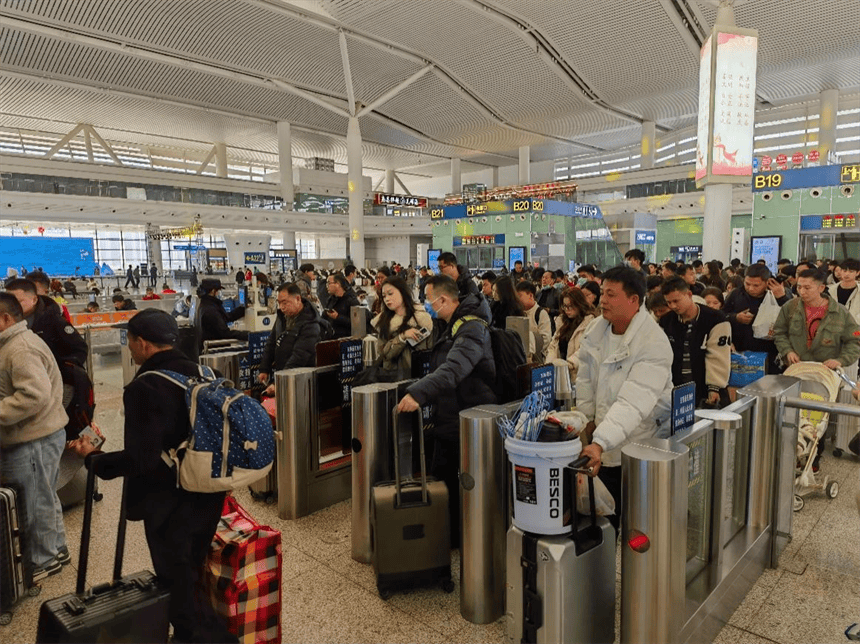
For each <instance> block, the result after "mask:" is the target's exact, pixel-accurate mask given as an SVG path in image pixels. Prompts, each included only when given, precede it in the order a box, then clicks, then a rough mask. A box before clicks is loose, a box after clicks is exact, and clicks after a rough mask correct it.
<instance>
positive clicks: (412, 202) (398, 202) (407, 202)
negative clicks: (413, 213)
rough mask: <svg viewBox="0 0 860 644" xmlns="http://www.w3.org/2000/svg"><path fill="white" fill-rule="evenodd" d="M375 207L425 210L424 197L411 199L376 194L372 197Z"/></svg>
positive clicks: (410, 196)
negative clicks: (402, 207) (406, 207)
mask: <svg viewBox="0 0 860 644" xmlns="http://www.w3.org/2000/svg"><path fill="white" fill-rule="evenodd" d="M373 205H375V206H411V207H412V208H426V207H427V199H426V197H413V196H412V195H389V194H383V193H381V192H377V193H376V194H374V195H373Z"/></svg>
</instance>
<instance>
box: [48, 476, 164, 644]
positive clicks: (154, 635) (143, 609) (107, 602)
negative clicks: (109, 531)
mask: <svg viewBox="0 0 860 644" xmlns="http://www.w3.org/2000/svg"><path fill="white" fill-rule="evenodd" d="M94 484H95V475H94V474H93V471H92V469H91V470H90V471H89V473H88V475H87V491H86V495H85V499H86V505H85V506H84V526H83V531H82V534H81V558H80V562H79V565H78V582H77V587H76V590H75V592H74V593H69V594H67V595H63V596H61V597H57V598H56V599H50V600H48V601H46V602H45V603H43V604H42V607H41V610H40V611H39V626H38V630H37V632H36V642H167V633H168V627H169V621H168V613H167V611H168V604H169V601H170V593H169V591H167V590H166V589H165V588H163V587H161V586H160V585H159V584H158V580H157V579H156V577H155V575H154V574H152V573H151V572H149V571H142V572H138V573H135V574H133V575H126V576H125V577H123V576H122V558H123V551H124V549H125V527H126V520H125V504H126V492H125V486H123V495H122V503H121V506H120V517H119V527H118V529H117V544H116V555H115V557H114V569H113V581H111V582H108V583H105V584H100V585H98V586H95V587H93V588H91V589H90V590H85V588H86V580H87V561H88V559H89V550H90V527H91V523H92V517H93V488H94Z"/></svg>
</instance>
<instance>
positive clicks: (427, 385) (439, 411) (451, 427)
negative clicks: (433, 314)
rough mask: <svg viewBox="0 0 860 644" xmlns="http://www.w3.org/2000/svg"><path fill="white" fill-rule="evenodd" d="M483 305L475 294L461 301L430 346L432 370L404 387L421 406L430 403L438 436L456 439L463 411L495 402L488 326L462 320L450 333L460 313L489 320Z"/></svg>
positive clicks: (493, 371)
mask: <svg viewBox="0 0 860 644" xmlns="http://www.w3.org/2000/svg"><path fill="white" fill-rule="evenodd" d="M482 305H483V306H482ZM486 308H487V306H486V302H485V301H484V300H483V298H481V299H479V298H478V296H477V295H469V296H467V297H465V298H463V299H462V300H461V301H460V305H459V306H458V307H457V310H456V311H455V312H454V315H453V316H452V317H451V319H450V320H449V322H448V324H447V326H446V327H445V330H444V332H443V333H442V335H441V336H440V337H439V339H438V340H436V343H435V344H434V345H433V350H432V351H433V353H432V354H431V356H430V370H431V373H430V374H428V375H427V376H424V377H423V378H421V380H419V381H418V382H416V383H414V384H412V385H411V386H410V387H409V388H408V389H407V391H408V393H409V394H410V395H411V396H412V397H413V398H415V400H417V401H418V403H419V404H421V405H422V406H423V405H425V404H427V403H433V405H434V429H433V434H434V435H436V436H439V437H440V438H445V439H448V440H456V439H457V438H458V437H459V435H460V412H461V411H462V410H464V409H469V408H470V407H475V406H476V405H485V404H493V403H495V402H496V395H495V393H493V390H492V388H491V386H490V385H489V384H488V383H492V382H493V381H494V380H495V378H496V363H495V361H494V360H493V346H492V344H491V342H490V331H489V328H488V327H487V325H486V324H482V323H481V322H479V321H477V320H475V321H471V322H463V323H462V324H460V325H459V328H458V329H457V332H456V335H454V336H453V337H452V336H451V330H452V329H453V328H455V327H457V326H458V325H457V324H456V322H457V320H459V319H460V318H461V317H463V316H466V315H476V316H478V317H480V318H482V319H484V320H486V321H487V322H489V318H488V317H487V315H486V314H485V313H484V309H486Z"/></svg>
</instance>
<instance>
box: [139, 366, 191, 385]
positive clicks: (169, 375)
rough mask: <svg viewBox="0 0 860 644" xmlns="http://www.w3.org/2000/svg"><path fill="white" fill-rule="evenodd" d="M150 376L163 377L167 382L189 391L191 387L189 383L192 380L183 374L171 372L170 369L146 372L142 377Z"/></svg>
mask: <svg viewBox="0 0 860 644" xmlns="http://www.w3.org/2000/svg"><path fill="white" fill-rule="evenodd" d="M149 374H153V375H155V376H161V377H162V378H164V379H165V380H169V381H170V382H172V383H173V384H174V385H176V386H177V387H182V388H183V389H188V388H189V386H190V385H189V382H188V381H189V380H191V379H190V378H189V377H188V376H183V375H182V374H181V373H177V372H175V371H170V370H169V369H156V370H155V371H145V372H144V373H142V374H140V375H141V376H148V375H149Z"/></svg>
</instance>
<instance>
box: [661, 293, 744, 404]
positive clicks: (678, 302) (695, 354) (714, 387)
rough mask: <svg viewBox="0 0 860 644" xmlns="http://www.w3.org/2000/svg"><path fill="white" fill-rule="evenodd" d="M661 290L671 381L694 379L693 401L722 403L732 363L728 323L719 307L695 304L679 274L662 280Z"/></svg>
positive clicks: (727, 400)
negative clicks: (666, 309)
mask: <svg viewBox="0 0 860 644" xmlns="http://www.w3.org/2000/svg"><path fill="white" fill-rule="evenodd" d="M662 292H663V297H664V298H665V299H666V304H667V305H668V306H669V308H670V309H671V310H672V312H673V313H672V314H669V315H664V316H663V317H662V318H660V326H661V327H662V328H663V330H664V331H665V332H666V335H667V336H669V343H670V344H671V345H672V351H673V353H674V358H673V360H672V382H673V384H675V386H677V385H682V384H684V383H686V382H690V381H692V382H695V383H696V404H697V405H699V404H702V402H706V403H707V404H708V405H710V406H714V407H724V406H726V405H727V404H728V403H729V397H728V390H727V389H726V386H727V385H728V383H729V372H730V371H731V364H732V360H731V353H732V327H731V324H729V321H728V319H726V316H725V315H724V314H723V312H722V311H717V310H715V309H712V308H710V307H707V306H701V305H699V304H696V303H695V302H694V301H693V294H692V292H691V291H690V286H689V284H687V282H686V281H685V280H684V279H683V278H681V277H672V278H670V279H668V280H666V281H665V282H664V283H663V286H662Z"/></svg>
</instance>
